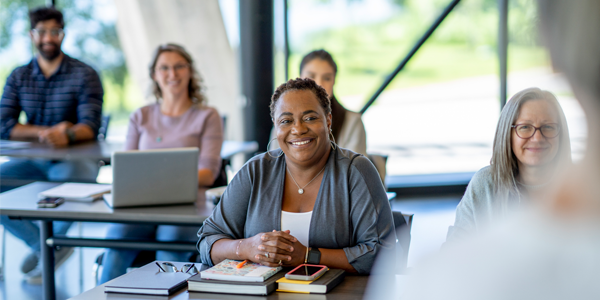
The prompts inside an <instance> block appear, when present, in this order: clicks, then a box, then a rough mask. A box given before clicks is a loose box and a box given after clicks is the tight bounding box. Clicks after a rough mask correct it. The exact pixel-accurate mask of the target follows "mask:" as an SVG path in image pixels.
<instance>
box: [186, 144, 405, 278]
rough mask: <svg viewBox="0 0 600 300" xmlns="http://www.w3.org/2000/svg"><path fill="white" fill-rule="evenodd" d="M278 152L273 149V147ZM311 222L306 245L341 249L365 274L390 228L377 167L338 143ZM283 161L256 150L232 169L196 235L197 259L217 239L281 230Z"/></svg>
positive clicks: (207, 254) (205, 254) (206, 253)
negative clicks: (243, 162)
mask: <svg viewBox="0 0 600 300" xmlns="http://www.w3.org/2000/svg"><path fill="white" fill-rule="evenodd" d="M273 152H277V151H272V153H273ZM324 173H325V174H324V175H323V178H324V179H323V181H322V183H321V190H320V191H319V195H318V196H317V201H316V202H315V207H314V210H313V216H312V220H311V222H310V231H309V241H310V246H312V247H319V248H330V249H344V252H345V253H346V257H347V258H348V262H349V263H350V264H351V265H352V266H353V267H354V269H356V271H358V273H361V274H368V273H369V271H370V270H371V266H372V265H373V261H374V260H375V256H376V255H377V253H378V251H379V250H380V248H381V247H394V245H386V244H385V237H386V236H387V235H388V234H390V233H392V232H393V230H392V229H393V220H392V213H391V209H390V205H389V203H388V200H387V196H386V194H385V190H384V189H383V186H382V184H381V179H379V175H378V173H377V170H375V168H374V167H373V165H372V164H371V162H370V161H369V160H368V159H367V158H365V157H364V156H362V155H359V154H356V153H354V152H351V151H349V150H345V149H341V148H339V147H338V148H337V150H336V151H332V152H331V155H330V156H329V159H328V160H327V165H326V167H325V170H324ZM284 178H285V160H284V158H283V157H280V158H272V157H270V156H269V155H267V154H261V155H258V156H256V157H254V158H252V159H251V160H250V161H248V163H246V165H244V167H243V168H242V169H241V170H240V171H239V172H238V173H237V175H236V176H235V177H234V179H233V180H232V182H231V183H230V184H229V187H228V188H227V190H226V191H225V193H224V194H223V197H222V198H221V202H220V203H219V205H217V208H216V209H215V211H214V212H213V214H212V215H211V216H210V217H209V218H208V219H206V221H205V222H204V226H202V228H201V229H200V231H199V233H198V236H199V237H200V241H199V242H198V251H200V256H201V260H202V263H204V264H208V265H210V266H212V265H213V262H212V260H211V258H210V250H211V248H212V245H213V243H214V242H216V241H217V240H219V239H223V238H227V239H240V238H246V237H251V236H254V235H256V234H258V233H261V232H269V231H273V230H280V221H281V199H282V195H283V180H284Z"/></svg>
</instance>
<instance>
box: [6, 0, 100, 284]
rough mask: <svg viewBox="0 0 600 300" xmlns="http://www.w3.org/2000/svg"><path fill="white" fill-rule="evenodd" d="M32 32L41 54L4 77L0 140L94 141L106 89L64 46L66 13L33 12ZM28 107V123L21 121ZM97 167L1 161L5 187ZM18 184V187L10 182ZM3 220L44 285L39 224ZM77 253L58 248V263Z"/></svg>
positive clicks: (34, 278) (28, 268) (90, 176)
mask: <svg viewBox="0 0 600 300" xmlns="http://www.w3.org/2000/svg"><path fill="white" fill-rule="evenodd" d="M29 19H30V23H31V30H30V32H29V35H30V36H31V40H32V42H33V44H34V45H35V47H36V49H37V50H38V55H36V57H34V58H33V59H32V60H31V61H30V62H29V63H28V64H27V65H24V66H21V67H18V68H16V69H15V70H14V71H13V72H12V73H11V74H10V76H9V77H8V78H7V79H6V85H5V86H4V92H3V94H2V99H1V100H0V135H1V138H2V139H35V140H39V141H40V142H41V143H44V144H47V145H49V146H51V147H68V146H69V145H71V144H74V143H77V142H80V141H86V140H93V139H95V138H96V136H97V134H98V129H99V128H100V122H101V116H102V97H103V94H104V92H103V90H102V84H101V83H100V78H99V77H98V74H97V73H96V71H94V69H92V68H91V67H90V66H88V65H86V64H84V63H82V62H81V61H79V60H76V59H74V58H72V57H70V56H68V55H66V54H64V53H63V52H62V51H61V44H62V41H63V38H64V36H65V33H64V27H65V24H64V21H63V15H62V13H61V12H60V11H58V10H56V9H54V8H53V7H49V8H47V7H41V8H37V9H33V10H31V11H30V12H29ZM21 112H24V113H25V115H26V117H27V122H26V123H21V122H19V115H20V114H21ZM98 170H99V166H98V163H97V161H94V160H85V159H82V160H66V161H56V160H46V159H17V158H11V159H10V160H9V161H8V162H5V163H3V164H2V165H1V166H0V178H1V179H2V181H3V186H2V188H3V189H7V188H8V187H7V186H6V183H7V182H8V180H11V179H12V180H28V181H32V180H36V181H59V182H61V181H83V182H95V181H96V177H97V176H98ZM11 187H14V186H11ZM0 218H1V222H2V225H4V228H6V229H7V230H8V231H9V232H10V233H12V234H13V235H14V236H16V237H17V238H19V239H21V240H23V241H24V242H25V243H26V244H27V245H28V246H29V247H30V249H31V253H30V254H29V255H28V256H27V257H26V258H25V260H24V261H23V263H22V265H21V271H22V272H23V273H26V276H25V278H26V279H27V281H28V282H29V283H32V284H41V265H40V264H39V263H38V262H39V256H40V233H39V228H38V225H37V224H36V223H33V222H32V221H27V220H9V219H8V217H6V216H4V215H2V216H1V217H0ZM70 225H71V222H54V234H58V235H61V234H65V233H66V232H67V230H68V229H69V227H70ZM71 253H73V249H72V248H70V247H63V248H60V249H59V250H58V251H56V252H55V259H56V267H59V266H60V265H61V264H62V263H63V262H64V261H65V260H66V259H67V258H68V257H69V255H70V254H71Z"/></svg>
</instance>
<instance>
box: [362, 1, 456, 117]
mask: <svg viewBox="0 0 600 300" xmlns="http://www.w3.org/2000/svg"><path fill="white" fill-rule="evenodd" d="M458 2H460V0H453V1H452V2H450V4H448V6H447V7H446V8H445V9H444V11H443V12H442V14H441V15H440V16H439V17H438V18H437V19H436V20H435V22H433V24H432V25H431V27H429V29H428V30H427V31H426V32H425V34H423V36H422V37H421V38H420V39H419V40H418V41H417V43H416V44H415V46H414V47H413V48H412V49H411V50H410V52H409V53H408V54H407V55H406V57H405V58H404V59H403V60H402V61H401V62H400V64H399V65H398V67H396V69H395V70H394V71H392V73H390V75H388V76H387V77H386V79H385V81H384V82H383V84H382V85H381V86H380V87H379V89H377V91H376V92H375V94H373V96H371V99H369V102H367V104H365V106H363V108H362V109H361V110H360V113H361V114H362V113H364V112H365V111H367V109H368V108H369V106H371V104H373V102H375V100H376V99H377V97H379V95H380V94H381V92H383V90H385V88H386V87H387V86H388V85H389V84H390V82H392V80H394V78H395V77H396V75H398V73H399V72H400V71H402V69H404V67H405V66H406V64H407V63H408V61H410V59H411V58H412V57H413V56H414V55H415V53H417V51H418V50H419V48H421V46H423V44H424V43H425V41H427V39H428V38H429V37H430V36H431V34H433V32H434V31H435V30H436V29H437V28H438V26H439V25H440V24H441V23H442V21H444V19H445V18H446V17H447V16H448V14H450V12H451V11H452V10H453V9H454V7H456V5H457V4H458Z"/></svg>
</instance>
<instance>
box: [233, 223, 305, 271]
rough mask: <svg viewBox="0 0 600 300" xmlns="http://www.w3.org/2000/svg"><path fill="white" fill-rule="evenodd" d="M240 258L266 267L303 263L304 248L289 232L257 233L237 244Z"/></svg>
mask: <svg viewBox="0 0 600 300" xmlns="http://www.w3.org/2000/svg"><path fill="white" fill-rule="evenodd" d="M239 252H240V253H239V254H240V256H241V257H243V258H246V259H248V260H251V261H252V262H255V263H259V264H262V265H264V266H268V267H278V266H285V267H289V266H297V265H299V264H302V263H304V257H305V254H306V247H305V246H304V245H302V244H301V243H300V242H298V239H297V238H295V237H294V236H292V235H291V234H290V231H289V230H285V231H276V230H273V231H272V232H263V233H259V234H257V235H255V236H253V237H250V238H247V239H243V240H241V242H240V243H239Z"/></svg>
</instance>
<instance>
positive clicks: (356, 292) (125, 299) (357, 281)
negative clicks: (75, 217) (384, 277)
mask: <svg viewBox="0 0 600 300" xmlns="http://www.w3.org/2000/svg"><path fill="white" fill-rule="evenodd" d="M368 280H369V277H368V276H352V275H348V274H346V278H345V279H344V281H342V283H340V285H338V286H337V287H335V288H334V289H333V290H332V291H331V292H329V293H327V294H297V293H280V292H273V293H271V294H270V295H268V296H253V295H229V294H215V293H196V292H188V291H187V290H185V289H184V290H182V291H180V292H179V293H177V294H175V295H171V296H169V297H165V296H162V297H161V296H146V295H128V294H116V293H105V292H104V285H105V284H106V283H105V284H103V285H99V286H97V287H95V288H93V289H91V290H89V291H87V292H84V293H83V294H80V295H77V296H75V297H73V298H70V300H105V299H106V300H156V299H161V300H162V299H165V300H166V299H169V300H190V299H223V300H244V299H255V300H276V299H281V300H338V299H339V300H354V299H356V300H361V299H362V298H363V295H364V293H365V289H366V287H367V281H368ZM109 282H110V281H109ZM109 282H107V283H109Z"/></svg>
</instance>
